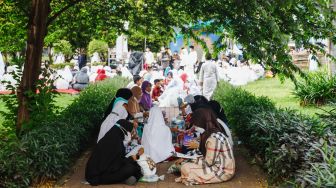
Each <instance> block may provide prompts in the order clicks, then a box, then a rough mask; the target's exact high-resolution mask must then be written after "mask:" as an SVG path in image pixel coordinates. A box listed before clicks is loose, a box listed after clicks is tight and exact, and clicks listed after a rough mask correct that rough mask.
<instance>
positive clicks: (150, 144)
mask: <svg viewBox="0 0 336 188" xmlns="http://www.w3.org/2000/svg"><path fill="white" fill-rule="evenodd" d="M141 144H142V145H143V146H144V150H145V154H147V155H149V156H150V157H151V158H152V159H153V161H154V162H155V163H159V162H161V161H164V160H165V159H167V158H168V157H170V156H171V155H172V152H173V151H175V149H174V146H173V143H172V134H171V132H170V129H169V127H168V126H166V124H165V122H164V119H163V115H162V111H161V110H160V108H159V107H157V106H154V107H152V108H151V110H150V112H149V118H148V123H147V125H145V128H144V131H143V135H142V140H141Z"/></svg>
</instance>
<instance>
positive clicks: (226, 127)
mask: <svg viewBox="0 0 336 188" xmlns="http://www.w3.org/2000/svg"><path fill="white" fill-rule="evenodd" d="M217 122H218V123H219V124H221V125H222V127H223V128H224V130H225V132H226V134H227V136H228V140H229V142H230V145H231V147H232V146H233V140H232V135H231V131H230V129H229V127H228V126H227V125H226V124H225V123H224V122H223V121H222V120H221V119H219V118H217Z"/></svg>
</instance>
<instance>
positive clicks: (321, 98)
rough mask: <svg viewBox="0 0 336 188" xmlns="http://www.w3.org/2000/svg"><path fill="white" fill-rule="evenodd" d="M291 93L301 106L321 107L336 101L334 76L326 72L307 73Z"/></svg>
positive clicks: (335, 79)
mask: <svg viewBox="0 0 336 188" xmlns="http://www.w3.org/2000/svg"><path fill="white" fill-rule="evenodd" d="M293 93H294V95H295V96H296V97H297V98H299V99H300V101H301V104H302V105H307V104H317V105H323V104H325V103H326V102H328V101H333V100H335V99H336V76H329V75H328V74H327V73H326V72H312V73H308V75H307V78H306V79H305V80H301V81H298V83H297V85H296V88H295V90H294V92H293Z"/></svg>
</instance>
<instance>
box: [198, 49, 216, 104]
mask: <svg viewBox="0 0 336 188" xmlns="http://www.w3.org/2000/svg"><path fill="white" fill-rule="evenodd" d="M199 79H200V83H201V85H202V86H203V90H202V93H203V96H204V97H206V98H207V99H208V100H210V98H211V96H212V94H213V92H214V91H215V89H216V86H217V82H219V74H218V68H217V65H216V64H215V62H213V61H212V60H211V55H210V54H207V55H206V61H205V63H203V65H202V67H201V71H200V77H199Z"/></svg>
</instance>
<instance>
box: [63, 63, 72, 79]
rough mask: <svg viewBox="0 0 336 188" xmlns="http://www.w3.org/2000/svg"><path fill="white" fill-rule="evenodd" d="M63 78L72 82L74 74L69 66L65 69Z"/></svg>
mask: <svg viewBox="0 0 336 188" xmlns="http://www.w3.org/2000/svg"><path fill="white" fill-rule="evenodd" d="M61 76H62V77H63V79H64V80H66V81H67V82H69V83H70V82H71V81H72V73H71V70H70V67H69V66H68V65H67V66H65V67H64V70H63V74H62V75H61Z"/></svg>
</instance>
